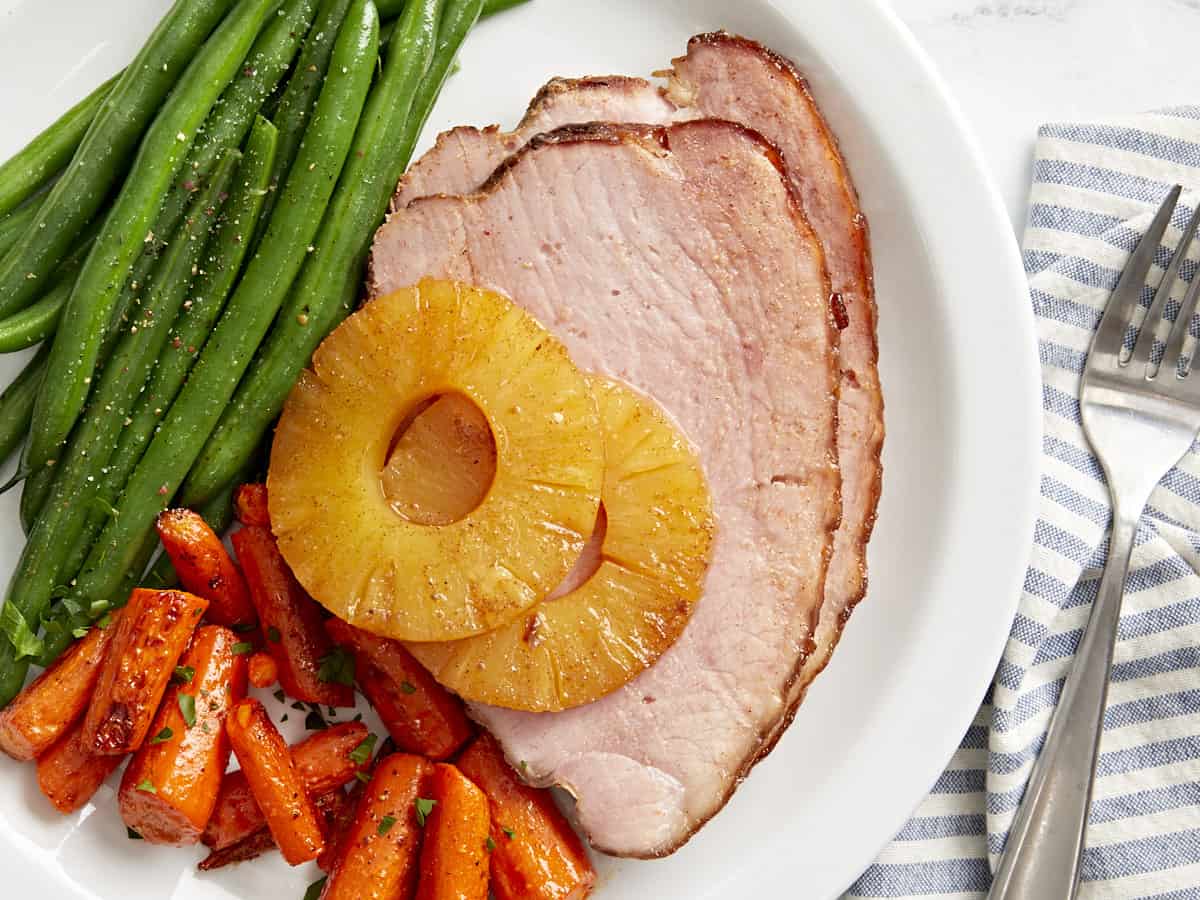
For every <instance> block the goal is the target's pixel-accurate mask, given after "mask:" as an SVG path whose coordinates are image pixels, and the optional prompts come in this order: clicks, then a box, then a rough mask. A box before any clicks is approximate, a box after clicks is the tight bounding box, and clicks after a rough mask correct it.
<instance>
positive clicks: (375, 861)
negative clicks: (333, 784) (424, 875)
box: [321, 753, 433, 900]
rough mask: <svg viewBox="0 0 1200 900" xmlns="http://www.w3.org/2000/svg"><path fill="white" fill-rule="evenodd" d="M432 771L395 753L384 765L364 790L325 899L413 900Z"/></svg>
mask: <svg viewBox="0 0 1200 900" xmlns="http://www.w3.org/2000/svg"><path fill="white" fill-rule="evenodd" d="M432 773H433V766H432V765H430V763H429V762H428V761H427V760H424V759H422V758H421V757H419V756H410V755H409V754H406V753H393V754H392V755H391V756H389V757H387V758H386V759H384V760H381V761H380V763H379V765H378V766H376V768H375V773H374V774H373V775H372V776H371V782H370V784H368V785H367V786H366V789H365V790H364V791H363V795H362V798H361V799H360V800H359V802H358V809H357V810H356V812H355V815H354V823H353V824H352V825H351V826H350V831H349V832H347V834H346V837H345V840H343V841H342V843H341V846H340V848H339V850H338V854H337V858H336V859H335V860H334V862H333V866H332V868H331V869H330V872H329V880H328V881H327V882H325V889H324V890H323V891H322V892H321V900H365V898H389V900H411V898H412V896H413V891H414V889H415V888H416V882H417V854H418V851H419V849H420V843H421V830H422V829H421V826H420V825H419V824H418V823H417V801H418V799H428V798H429V786H430V776H431V775H432Z"/></svg>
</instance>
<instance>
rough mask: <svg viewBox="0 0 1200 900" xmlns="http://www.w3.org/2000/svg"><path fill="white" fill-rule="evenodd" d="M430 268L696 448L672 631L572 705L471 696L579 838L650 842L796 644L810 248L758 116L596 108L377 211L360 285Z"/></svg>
mask: <svg viewBox="0 0 1200 900" xmlns="http://www.w3.org/2000/svg"><path fill="white" fill-rule="evenodd" d="M425 275H432V276H435V277H448V278H457V279H461V280H464V281H469V282H473V283H476V284H479V285H481V286H484V287H487V288H491V289H495V290H499V291H502V292H504V293H506V294H507V295H508V296H510V297H512V298H513V299H514V300H516V301H517V302H518V303H520V304H522V305H523V306H524V307H525V308H526V309H528V310H529V311H530V312H531V313H532V314H533V315H534V316H536V317H537V318H538V319H539V320H540V321H541V322H543V323H544V324H545V325H546V326H547V327H548V328H550V329H551V330H553V331H554V332H555V333H556V334H557V335H558V336H559V337H560V338H561V339H562V340H563V341H564V342H565V343H566V344H567V346H568V348H569V350H570V352H571V354H572V356H573V358H574V359H575V361H576V362H577V363H578V364H579V365H580V366H581V367H583V368H585V369H588V370H593V371H599V372H602V373H605V374H607V375H610V376H613V377H617V378H621V379H624V380H625V381H627V382H629V383H630V384H632V385H633V386H634V387H637V388H639V389H641V390H642V391H644V392H645V393H647V394H649V395H650V396H652V397H654V398H655V399H656V400H657V401H658V403H659V404H661V405H662V407H663V408H664V409H665V410H666V411H667V412H668V413H670V414H671V415H672V416H673V417H674V418H675V420H676V421H677V422H678V424H679V426H680V427H681V429H682V430H683V432H684V433H685V434H687V435H688V436H689V437H690V438H691V440H692V441H693V442H694V443H695V444H696V447H697V450H698V452H699V454H700V458H701V460H702V462H703V464H704V468H705V471H706V473H707V475H708V478H709V484H710V489H711V492H712V497H713V505H714V510H715V512H716V516H717V521H718V533H717V537H716V540H715V543H714V548H713V556H712V563H711V566H710V569H709V572H708V576H707V580H706V584H705V592H704V596H703V597H702V599H701V600H700V602H699V603H698V604H697V607H696V610H695V613H694V615H693V617H692V620H691V622H690V624H689V626H688V628H687V630H686V631H685V633H684V635H683V636H682V637H681V638H680V640H679V641H678V642H677V643H676V644H675V645H674V646H673V647H672V648H671V649H670V650H668V651H667V653H666V654H665V655H664V656H663V657H662V658H661V659H660V660H659V662H658V663H657V664H656V665H655V666H654V667H652V668H651V669H648V670H647V671H645V672H643V673H642V674H641V675H640V676H639V677H638V678H636V679H635V680H634V681H632V682H631V683H629V684H628V685H626V686H625V687H624V688H622V689H620V690H619V691H616V692H614V693H612V694H610V695H608V696H606V697H604V698H602V699H601V700H599V701H596V702H594V703H591V704H588V705H586V706H583V707H578V708H576V709H571V710H566V711H564V712H559V713H546V714H533V713H521V712H516V711H513V710H505V709H497V708H491V707H484V706H476V707H475V708H474V709H473V713H474V715H475V716H476V717H477V718H479V719H480V720H481V721H482V722H483V723H484V724H485V725H486V726H487V727H488V728H490V729H491V730H492V732H493V733H494V734H495V735H496V737H497V738H498V739H499V740H500V741H501V742H502V744H503V746H504V749H505V752H506V753H507V755H508V756H509V758H510V759H512V760H518V759H519V760H523V761H524V768H523V771H524V772H525V774H526V775H527V777H528V778H529V780H531V781H533V782H535V783H538V784H558V785H562V786H563V787H565V788H566V789H568V790H569V791H570V792H571V793H573V794H574V795H575V796H576V798H577V799H578V807H577V811H578V815H579V819H580V824H581V826H582V827H583V829H584V830H585V832H586V833H587V835H588V837H589V839H590V840H591V842H592V844H593V845H594V846H595V847H597V848H598V849H600V850H603V851H606V852H609V853H614V854H617V855H622V856H638V857H651V856H661V855H665V854H667V853H669V852H671V851H672V850H674V849H675V848H677V847H678V846H679V845H681V844H682V843H683V842H684V841H685V840H687V838H688V837H689V836H690V835H691V834H692V833H694V832H695V830H696V829H697V828H699V827H700V825H702V824H703V823H704V822H705V821H706V820H707V819H709V818H710V817H711V816H712V815H713V814H714V813H716V812H717V811H718V810H719V809H720V808H721V806H722V805H723V804H724V803H725V801H726V800H727V799H728V797H729V795H730V794H731V793H732V791H733V790H734V788H735V787H736V785H737V783H738V782H739V780H740V779H741V778H742V777H743V775H744V773H745V772H746V771H747V769H748V768H749V767H750V766H751V765H753V763H754V761H755V760H756V759H758V758H759V756H760V755H761V754H762V753H763V752H764V748H765V747H767V746H768V745H769V742H770V741H771V740H772V738H773V735H774V734H775V732H776V731H777V730H778V728H779V723H780V722H782V721H784V720H786V718H787V717H788V715H789V713H790V709H791V706H792V703H793V697H794V694H795V692H794V687H793V686H794V684H795V683H796V681H797V679H798V678H799V676H800V671H801V668H802V666H803V664H804V662H805V659H806V657H807V656H808V650H809V648H810V647H811V645H812V640H813V632H814V628H815V626H816V621H817V612H818V610H819V608H820V605H821V601H822V598H823V596H824V589H825V573H826V569H827V565H828V559H829V557H830V554H831V552H832V544H833V533H834V530H835V529H836V527H837V523H838V519H839V510H840V497H839V483H840V476H839V471H838V468H837V462H836V448H837V434H836V409H837V391H838V384H839V374H838V369H837V352H836V351H837V342H838V332H837V327H836V324H835V321H834V316H833V313H832V311H831V304H830V286H829V281H828V278H827V276H826V273H825V268H824V262H823V255H822V253H821V249H820V245H819V243H818V242H817V240H816V238H815V235H814V234H813V231H812V230H811V229H810V227H809V225H808V223H807V221H806V220H805V218H804V215H803V213H802V211H801V209H800V205H799V201H798V199H797V196H796V194H795V192H794V191H793V189H792V186H791V184H790V182H789V180H788V178H787V176H786V173H785V171H784V169H783V163H782V160H781V159H780V156H779V154H778V151H777V150H776V149H775V148H774V147H773V146H772V145H771V144H770V143H769V142H767V141H765V140H764V139H763V138H762V137H761V136H760V135H758V134H757V133H756V132H754V131H751V130H749V129H747V128H744V127H742V126H740V125H737V124H734V123H731V122H725V121H715V120H709V119H701V120H697V121H694V122H687V123H680V124H674V125H669V126H657V127H656V126H647V125H614V124H592V125H585V126H572V127H567V128H563V129H559V130H556V131H553V132H551V133H549V134H545V135H542V136H539V137H537V138H535V139H533V140H531V141H529V142H528V143H527V144H525V145H524V146H523V147H522V148H521V149H520V150H518V151H517V152H516V153H515V155H513V156H512V157H510V158H509V159H508V160H507V161H506V162H505V163H504V165H503V166H502V167H501V168H500V169H498V170H497V171H496V172H495V173H494V174H493V175H492V176H491V177H490V178H488V180H487V181H486V183H485V184H484V185H483V186H482V188H481V189H480V190H479V191H478V192H475V193H471V194H467V195H463V196H435V197H426V198H423V199H417V200H414V201H413V202H411V203H409V204H407V205H405V206H403V207H402V208H399V209H397V210H395V211H394V212H393V213H392V214H391V215H390V216H389V218H388V221H387V223H386V224H385V225H384V226H383V227H382V228H381V229H380V231H379V233H378V234H377V236H376V239H375V244H374V248H373V251H372V259H371V274H370V284H369V289H370V292H371V294H372V296H376V295H379V294H381V293H385V292H388V291H391V290H395V289H397V288H400V287H403V286H406V285H409V284H412V283H414V282H415V281H417V280H418V279H420V278H421V277H423V276H425Z"/></svg>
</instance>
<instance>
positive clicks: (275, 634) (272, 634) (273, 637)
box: [267, 625, 283, 644]
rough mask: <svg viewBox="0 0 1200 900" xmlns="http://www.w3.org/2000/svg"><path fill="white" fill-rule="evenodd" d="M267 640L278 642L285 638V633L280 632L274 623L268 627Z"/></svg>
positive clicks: (273, 642)
mask: <svg viewBox="0 0 1200 900" xmlns="http://www.w3.org/2000/svg"><path fill="white" fill-rule="evenodd" d="M267 640H268V641H270V642H271V643H272V644H278V643H279V642H280V641H281V640H283V635H281V634H280V633H279V629H278V628H276V627H275V626H274V625H272V626H271V627H270V628H268V629H267Z"/></svg>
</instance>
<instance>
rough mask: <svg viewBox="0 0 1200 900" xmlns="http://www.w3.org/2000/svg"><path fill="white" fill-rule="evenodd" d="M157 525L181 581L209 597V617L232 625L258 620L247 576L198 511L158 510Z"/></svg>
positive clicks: (188, 588) (185, 586)
mask: <svg viewBox="0 0 1200 900" xmlns="http://www.w3.org/2000/svg"><path fill="white" fill-rule="evenodd" d="M157 526H158V537H159V539H160V540H161V541H162V545H163V549H164V550H165V551H166V552H167V556H169V557H170V558H171V563H172V564H173V565H174V566H175V572H176V574H178V575H179V583H180V584H182V585H183V587H184V589H185V590H188V591H191V592H192V593H193V594H196V595H197V596H199V597H203V598H204V599H205V600H207V601H208V604H209V606H208V618H209V619H211V620H212V621H213V622H216V623H217V624H218V625H225V626H227V627H230V628H232V627H233V626H235V625H243V626H244V625H252V624H253V623H254V622H255V621H257V619H258V616H256V615H255V613H254V607H253V606H252V605H251V604H250V592H249V590H247V588H246V580H245V579H244V578H242V573H241V572H239V571H238V568H237V566H235V565H234V564H233V560H232V559H230V558H229V554H228V553H227V552H226V551H225V545H224V544H222V543H221V539H220V538H219V537H217V534H216V532H215V531H213V530H212V528H210V527H209V525H208V523H207V522H205V521H204V519H202V518H201V517H200V515H199V514H198V513H194V512H192V511H191V510H190V509H168V510H166V511H165V512H163V513H161V514H159V517H158V523H157Z"/></svg>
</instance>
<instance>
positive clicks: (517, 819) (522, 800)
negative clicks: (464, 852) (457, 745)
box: [458, 733, 596, 900]
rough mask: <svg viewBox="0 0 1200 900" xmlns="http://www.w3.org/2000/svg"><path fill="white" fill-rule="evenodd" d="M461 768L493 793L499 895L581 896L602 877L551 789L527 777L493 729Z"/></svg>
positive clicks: (506, 899) (548, 899) (510, 899)
mask: <svg viewBox="0 0 1200 900" xmlns="http://www.w3.org/2000/svg"><path fill="white" fill-rule="evenodd" d="M458 768H459V769H460V770H461V771H462V773H463V774H464V775H466V776H467V778H469V779H471V781H473V782H475V784H477V785H479V787H480V788H482V789H483V792H484V793H485V794H487V798H488V803H489V805H490V807H491V813H492V834H491V838H492V844H493V845H494V849H493V850H492V860H491V861H492V865H491V869H492V893H493V894H495V896H496V900H518V898H519V900H580V898H583V897H586V896H587V895H588V894H589V893H590V892H591V890H592V887H593V885H595V883H596V871H595V869H593V868H592V864H591V861H590V860H589V859H588V856H587V852H586V851H585V850H584V849H583V844H582V843H581V842H580V840H579V836H578V835H577V834H575V832H574V830H573V829H572V828H571V824H570V823H569V822H568V821H567V820H566V818H565V817H564V816H563V814H562V813H561V812H559V809H558V807H557V806H555V805H554V798H553V797H552V796H551V795H550V792H549V791H546V790H539V789H537V788H532V787H530V786H529V785H527V784H525V782H523V781H521V780H520V779H519V778H518V777H517V774H516V773H515V772H514V771H513V770H512V768H511V767H510V766H509V764H508V763H507V762H506V761H505V759H504V754H503V753H501V751H500V747H499V745H498V744H497V743H496V740H495V738H493V737H492V736H491V735H490V734H486V733H485V734H482V735H480V736H479V737H478V738H477V739H476V741H475V743H473V744H472V745H471V746H470V747H468V748H467V749H466V750H464V751H463V753H462V756H460V757H459V759H458Z"/></svg>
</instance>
